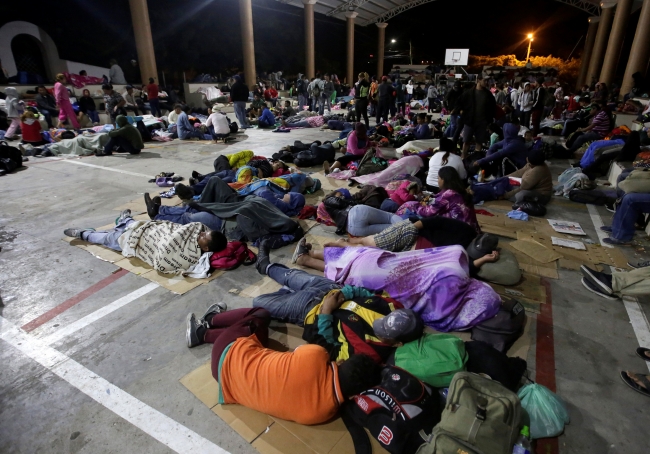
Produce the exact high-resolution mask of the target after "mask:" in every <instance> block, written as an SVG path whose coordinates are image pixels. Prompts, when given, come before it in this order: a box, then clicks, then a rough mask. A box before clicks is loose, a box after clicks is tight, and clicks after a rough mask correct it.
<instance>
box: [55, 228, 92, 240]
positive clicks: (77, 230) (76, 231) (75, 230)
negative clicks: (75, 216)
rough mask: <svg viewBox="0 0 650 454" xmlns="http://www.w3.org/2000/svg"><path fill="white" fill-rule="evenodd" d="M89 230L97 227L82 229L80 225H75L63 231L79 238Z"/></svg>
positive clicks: (67, 234) (66, 234)
mask: <svg viewBox="0 0 650 454" xmlns="http://www.w3.org/2000/svg"><path fill="white" fill-rule="evenodd" d="M89 230H95V229H80V228H79V227H73V228H71V229H65V230H64V231H63V234H64V235H65V236H69V237H71V238H79V239H81V234H82V233H84V232H86V231H89Z"/></svg>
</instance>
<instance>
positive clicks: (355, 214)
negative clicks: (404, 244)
mask: <svg viewBox="0 0 650 454" xmlns="http://www.w3.org/2000/svg"><path fill="white" fill-rule="evenodd" d="M398 222H402V218H401V217H399V216H397V215H395V214H392V213H387V212H386V211H381V210H378V209H377V208H373V207H369V206H367V205H357V206H354V207H352V208H351V209H350V212H349V213H348V233H349V234H350V235H352V236H370V235H376V234H378V233H379V232H381V231H382V230H384V229H386V228H388V227H390V226H391V225H393V224H397V223H398Z"/></svg>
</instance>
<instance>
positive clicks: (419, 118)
mask: <svg viewBox="0 0 650 454" xmlns="http://www.w3.org/2000/svg"><path fill="white" fill-rule="evenodd" d="M417 122H418V124H419V125H423V124H425V123H426V122H427V114H425V113H424V112H420V113H419V114H418V116H417Z"/></svg>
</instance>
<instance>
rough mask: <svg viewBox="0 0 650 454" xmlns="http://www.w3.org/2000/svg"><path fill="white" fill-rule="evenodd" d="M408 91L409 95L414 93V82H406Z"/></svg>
mask: <svg viewBox="0 0 650 454" xmlns="http://www.w3.org/2000/svg"><path fill="white" fill-rule="evenodd" d="M406 93H408V94H409V95H412V94H413V84H411V83H408V84H406Z"/></svg>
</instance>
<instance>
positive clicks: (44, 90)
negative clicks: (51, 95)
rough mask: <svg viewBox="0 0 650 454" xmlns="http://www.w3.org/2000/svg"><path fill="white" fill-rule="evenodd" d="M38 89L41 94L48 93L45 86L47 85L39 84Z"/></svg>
mask: <svg viewBox="0 0 650 454" xmlns="http://www.w3.org/2000/svg"><path fill="white" fill-rule="evenodd" d="M36 91H37V92H38V94H39V95H42V96H45V95H47V88H45V85H39V86H38V87H36Z"/></svg>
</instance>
